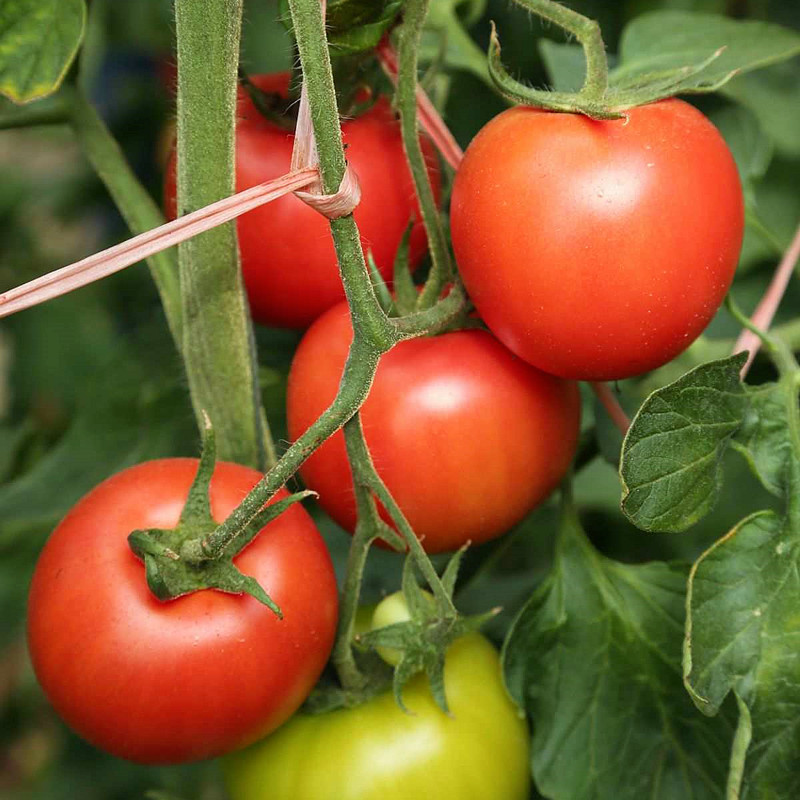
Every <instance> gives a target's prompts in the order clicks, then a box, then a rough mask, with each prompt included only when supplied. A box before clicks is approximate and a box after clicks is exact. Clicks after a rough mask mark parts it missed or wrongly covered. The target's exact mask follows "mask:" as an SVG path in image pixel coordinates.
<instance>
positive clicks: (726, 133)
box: [710, 105, 774, 184]
mask: <svg viewBox="0 0 800 800" xmlns="http://www.w3.org/2000/svg"><path fill="white" fill-rule="evenodd" d="M710 119H711V121H712V122H713V123H714V125H716V126H717V128H719V130H720V133H722V135H723V137H724V138H725V141H726V142H727V144H728V147H730V149H731V153H732V154H733V157H734V159H735V160H736V166H737V167H738V168H739V177H740V178H741V179H742V183H743V184H748V183H749V182H751V181H755V180H758V179H759V178H763V177H764V174H765V173H766V171H767V168H768V167H769V164H770V161H771V160H772V154H773V149H774V148H773V144H772V140H771V139H770V137H769V136H767V134H766V132H765V131H764V129H763V128H762V126H761V123H760V122H759V121H758V118H757V117H756V115H755V114H754V113H753V112H752V111H750V110H748V109H747V108H745V107H744V106H740V105H730V106H726V107H724V108H721V109H719V110H717V111H714V112H712V113H711V115H710Z"/></svg>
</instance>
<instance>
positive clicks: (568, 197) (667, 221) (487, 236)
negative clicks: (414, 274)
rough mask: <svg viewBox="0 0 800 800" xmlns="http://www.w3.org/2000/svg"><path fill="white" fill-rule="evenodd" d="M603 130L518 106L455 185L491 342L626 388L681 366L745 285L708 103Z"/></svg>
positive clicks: (475, 294)
mask: <svg viewBox="0 0 800 800" xmlns="http://www.w3.org/2000/svg"><path fill="white" fill-rule="evenodd" d="M626 114H627V119H622V120H611V121H597V120H591V119H589V118H588V117H584V116H581V115H578V114H558V113H552V112H547V111H541V110H537V109H533V108H524V107H518V108H513V109H510V110H508V111H504V112H503V113H502V114H500V115H499V116H497V117H495V119H493V120H492V121H491V122H489V123H488V124H487V125H486V126H485V127H484V128H483V129H482V130H481V131H480V132H479V133H478V135H477V136H476V137H475V139H474V140H473V142H472V143H471V144H470V146H469V148H468V149H467V152H466V154H465V157H464V161H463V163H462V165H461V167H460V169H459V171H458V174H457V176H456V180H455V184H454V187H453V196H452V204H451V213H450V220H451V230H452V236H453V246H454V249H455V253H456V260H457V262H458V266H459V271H460V273H461V275H462V277H463V279H464V283H465V284H466V286H467V289H468V290H469V293H470V296H471V297H472V299H473V300H474V302H475V305H476V307H477V308H478V310H479V312H480V314H481V316H482V317H483V319H484V320H485V321H486V324H487V325H488V326H489V328H490V329H491V330H492V331H493V333H494V334H495V335H496V336H497V337H498V338H499V339H500V341H502V342H503V343H504V344H505V345H506V346H507V347H508V348H510V349H511V350H512V351H514V352H515V353H516V354H517V355H519V356H520V357H521V358H523V359H525V360H526V361H528V362H529V363H531V364H533V365H534V366H536V367H538V368H539V369H542V370H544V371H546V372H550V373H552V374H554V375H560V376H562V377H566V378H574V379H582V380H613V379H619V378H626V377H630V376H632V375H637V374H639V373H642V372H645V371H647V370H650V369H654V368H655V367H658V366H660V365H661V364H664V363H666V362H667V361H669V360H671V359H672V358H674V357H675V356H677V355H678V354H679V353H681V352H682V351H683V350H685V349H686V348H687V347H688V346H689V345H690V344H691V343H692V341H694V339H695V338H696V337H697V336H698V335H699V334H700V332H701V331H702V330H703V328H705V326H706V325H707V324H708V322H709V321H710V319H711V317H712V316H713V315H714V313H715V312H716V310H717V309H718V308H719V306H720V304H721V302H722V300H723V299H724V296H725V293H726V292H727V289H728V287H729V286H730V283H731V281H732V280H733V275H734V271H735V269H736V264H737V261H738V258H739V251H740V249H741V243H742V235H743V228H744V207H743V200H742V190H741V185H740V182H739V176H738V173H737V170H736V164H735V162H734V160H733V157H732V156H731V154H730V151H729V150H728V148H727V145H726V144H725V142H724V140H723V139H722V137H721V136H720V134H719V132H718V131H717V129H716V128H715V127H714V126H713V125H712V124H711V123H710V122H709V121H708V120H707V119H706V118H705V117H704V116H703V115H702V114H701V113H700V112H699V111H697V110H696V109H695V108H693V107H692V106H690V105H688V104H687V103H684V102H682V101H680V100H674V99H671V100H663V101H660V102H658V103H653V104H651V105H646V106H641V107H638V108H633V109H630V110H629V111H628V112H626Z"/></svg>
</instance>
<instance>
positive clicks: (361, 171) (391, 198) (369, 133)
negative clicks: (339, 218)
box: [165, 73, 441, 328]
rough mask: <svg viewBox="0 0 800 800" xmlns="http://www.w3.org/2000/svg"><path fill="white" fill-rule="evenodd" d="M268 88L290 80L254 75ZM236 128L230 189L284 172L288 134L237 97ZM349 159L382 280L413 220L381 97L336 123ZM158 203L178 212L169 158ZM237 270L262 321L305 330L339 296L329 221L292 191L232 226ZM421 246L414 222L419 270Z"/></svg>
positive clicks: (363, 227) (413, 257)
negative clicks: (239, 265)
mask: <svg viewBox="0 0 800 800" xmlns="http://www.w3.org/2000/svg"><path fill="white" fill-rule="evenodd" d="M251 80H252V81H253V83H255V84H256V85H258V86H259V87H260V88H261V89H263V90H265V91H272V92H280V93H282V94H284V95H285V94H286V91H287V83H288V75H287V74H286V73H279V74H275V75H255V76H252V77H251ZM238 115H239V121H238V123H237V126H236V189H237V191H243V190H244V189H248V188H250V187H251V186H255V185H256V184H259V183H262V182H263V181H267V180H270V179H272V178H277V177H280V176H281V175H284V174H285V173H286V172H288V171H289V164H290V161H291V155H292V146H293V144H294V136H293V135H292V134H291V133H290V132H288V131H286V130H284V129H283V128H281V127H279V126H278V125H276V124H274V123H272V122H269V121H268V120H267V119H265V118H264V116H263V115H262V114H260V113H259V112H258V111H257V110H256V109H255V107H254V106H253V104H252V102H251V101H250V99H249V98H248V97H247V95H246V94H244V93H243V92H240V97H239V107H238ZM342 135H343V137H344V142H345V145H346V147H347V159H348V162H349V163H350V165H351V166H352V167H353V169H354V170H355V172H356V174H357V175H358V179H359V182H360V184H361V203H360V204H359V206H358V208H356V210H355V219H356V222H357V223H358V228H359V231H360V233H361V242H362V246H363V248H364V252H365V253H366V252H367V251H368V250H369V251H372V255H373V257H374V258H375V263H376V264H377V266H378V269H379V270H380V272H381V274H382V275H383V276H384V278H386V279H387V280H388V279H389V278H390V277H391V274H392V268H393V264H394V257H395V253H396V252H397V248H398V246H399V244H400V240H401V239H402V237H403V233H404V232H405V230H406V228H407V226H408V223H409V221H410V220H411V219H412V218H415V219H417V220H419V219H420V212H419V207H418V205H417V201H416V196H415V193H414V183H413V180H412V178H411V173H410V172H409V170H408V166H407V165H406V160H405V154H404V151H403V142H402V138H401V136H400V126H399V124H398V122H397V121H396V119H395V117H394V114H393V113H392V111H391V109H390V107H389V103H388V102H387V101H386V100H385V99H384V98H381V99H379V100H378V102H377V103H376V104H375V105H374V106H373V107H372V108H371V109H370V110H369V111H367V112H366V113H365V114H363V115H362V116H360V117H357V118H356V119H351V120H344V121H343V122H342ZM420 141H421V143H422V148H423V152H424V153H425V156H426V160H427V162H428V173H429V175H430V177H431V181H432V183H433V188H434V193H435V195H436V197H437V199H438V197H439V194H440V187H441V182H440V175H439V168H438V162H437V160H436V153H435V150H434V148H433V145H432V144H431V143H430V141H429V140H428V139H425V138H422V139H420ZM165 206H166V209H167V214H168V216H170V217H174V216H175V155H174V153H173V155H172V157H171V159H170V163H169V165H168V167H167V172H166V185H165ZM238 231H239V249H240V252H241V261H242V273H243V275H244V281H245V285H246V287H247V294H248V297H249V300H250V308H251V312H252V315H253V319H255V320H256V321H257V322H260V323H262V324H264V325H274V326H279V327H286V328H305V327H307V326H308V325H310V324H311V323H312V322H313V321H314V320H315V319H316V318H317V317H318V316H319V315H320V314H321V313H322V312H323V311H326V310H327V309H328V308H330V307H331V306H332V305H335V304H336V303H338V302H339V301H340V300H343V299H344V290H343V288H342V283H341V280H340V278H339V271H338V267H337V261H336V252H335V250H334V247H333V240H332V238H331V234H330V227H329V225H328V221H327V220H326V219H325V218H324V217H323V216H322V215H321V214H319V213H318V212H316V211H314V210H313V209H311V208H309V207H308V206H307V205H306V204H305V203H303V202H302V201H301V200H298V199H297V198H296V197H294V196H293V195H288V196H286V197H282V198H280V199H279V200H275V201H274V202H272V203H269V204H268V205H266V206H262V207H261V208H257V209H256V210H255V211H251V212H249V213H248V214H245V215H244V216H242V217H240V218H239V220H238ZM425 248H426V238H425V228H424V226H423V225H422V223H421V222H417V223H415V225H414V227H413V229H412V232H411V238H410V242H409V261H410V263H411V265H412V266H416V265H417V264H418V263H419V261H420V259H421V258H422V256H423V254H424V252H425Z"/></svg>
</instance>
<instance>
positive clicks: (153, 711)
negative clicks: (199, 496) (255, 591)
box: [28, 458, 337, 763]
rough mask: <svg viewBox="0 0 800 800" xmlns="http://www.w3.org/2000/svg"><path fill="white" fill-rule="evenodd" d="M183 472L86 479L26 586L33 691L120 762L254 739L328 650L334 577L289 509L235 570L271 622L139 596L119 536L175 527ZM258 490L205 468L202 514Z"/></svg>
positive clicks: (199, 754) (188, 601) (226, 470)
mask: <svg viewBox="0 0 800 800" xmlns="http://www.w3.org/2000/svg"><path fill="white" fill-rule="evenodd" d="M196 469H197V461H196V460H194V459H179V458H176V459H165V460H161V461H151V462H148V463H144V464H139V465H138V466H135V467H132V468H130V469H127V470H125V471H123V472H120V473H118V474H117V475H114V476H113V477H111V478H109V479H108V480H107V481H105V482H103V483H101V484H100V485H99V486H97V487H96V488H95V489H93V490H92V491H91V492H90V493H89V494H87V495H86V496H85V497H84V498H83V499H82V500H81V501H80V502H78V503H77V505H75V506H74V507H73V509H72V510H71V511H70V512H69V513H68V514H67V516H66V517H65V518H64V519H63V520H62V522H61V523H60V524H59V526H58V527H57V528H56V530H55V531H54V532H53V534H52V536H51V537H50V539H49V541H48V542H47V544H46V546H45V548H44V550H43V551H42V554H41V556H40V558H39V561H38V563H37V565H36V571H35V573H34V576H33V583H32V585H31V591H30V598H29V605H28V644H29V648H30V653H31V659H32V661H33V666H34V669H35V671H36V675H37V677H38V679H39V682H40V683H41V685H42V688H43V689H44V691H45V693H46V694H47V696H48V697H49V699H50V701H51V702H52V704H53V706H54V707H55V709H56V711H58V713H59V714H60V715H61V716H62V717H63V718H64V720H65V721H66V722H67V723H68V724H69V725H70V726H71V727H72V728H74V729H75V730H76V731H77V732H78V733H79V734H80V735H81V736H83V737H84V738H86V739H87V740H88V741H90V742H92V743H93V744H95V745H96V746H98V747H100V748H102V749H103V750H107V751H109V752H111V753H113V754H114V755H117V756H120V757H122V758H127V759H130V760H132V761H140V762H145V763H176V762H181V761H193V760H196V759H204V758H209V757H212V756H217V755H220V754H221V753H225V752H228V751H229V750H233V749H234V748H237V747H241V746H244V745H246V744H249V743H250V742H253V741H255V740H256V739H258V738H260V737H262V736H263V735H264V734H266V733H269V732H270V731H272V730H273V729H274V728H276V727H278V725H280V724H281V723H282V722H283V721H284V720H286V719H287V718H288V717H289V716H291V714H292V713H293V712H294V711H295V710H296V709H297V707H298V706H299V705H300V704H301V703H302V702H303V700H304V699H305V697H306V695H307V694H308V693H309V691H310V690H311V688H312V687H313V685H314V683H315V682H316V680H317V678H318V677H319V674H320V672H321V671H322V669H323V667H324V665H325V662H326V660H327V658H328V654H329V652H330V649H331V647H332V645H333V638H334V634H335V630H336V620H337V591H336V581H335V577H334V574H333V568H332V565H331V560H330V556H329V555H328V551H327V549H326V547H325V544H324V542H323V541H322V538H321V537H320V535H319V532H318V531H317V529H316V527H315V526H314V523H313V522H312V521H311V518H310V517H309V515H308V514H307V512H306V511H305V510H304V509H302V508H301V507H300V506H299V505H294V506H292V507H291V508H289V509H288V510H287V511H286V512H284V513H283V514H281V515H280V516H279V517H278V518H277V519H276V520H275V521H273V522H271V523H270V524H269V525H268V526H267V527H266V528H265V529H264V530H263V531H262V532H261V533H260V534H259V535H258V536H257V537H256V539H255V540H254V541H253V542H252V544H250V545H249V546H248V547H247V548H246V549H245V550H243V551H242V553H241V554H240V555H239V556H238V557H237V558H236V564H237V566H238V567H239V568H240V569H241V570H242V572H245V573H246V574H249V575H253V576H254V577H255V578H256V579H257V580H258V581H259V582H260V583H261V585H262V586H263V587H264V589H265V590H266V591H267V593H268V594H269V595H270V596H271V597H272V598H273V600H275V602H276V603H277V604H278V605H279V606H280V607H281V610H282V611H283V614H284V618H283V619H282V620H279V619H278V618H277V617H276V616H275V615H274V614H273V613H272V611H270V610H269V609H268V608H267V607H266V606H264V605H262V604H261V603H259V602H258V601H257V600H255V599H253V598H252V597H250V596H247V595H241V596H240V595H231V594H223V593H222V592H218V591H215V590H204V591H200V592H196V593H194V594H189V595H186V596H184V597H180V598H177V599H175V600H171V601H169V602H166V603H164V602H160V601H159V600H157V599H156V598H155V596H154V595H152V594H151V593H150V590H149V589H148V587H147V584H146V582H145V574H144V565H143V564H142V562H141V561H139V560H138V559H137V558H136V556H134V554H133V552H132V551H131V550H130V548H129V547H128V542H127V536H128V534H129V533H130V532H131V531H133V530H135V529H139V528H172V527H175V525H176V523H177V521H178V518H179V516H180V513H181V510H182V507H183V503H184V501H185V500H186V496H187V493H188V490H189V486H190V484H191V482H192V479H193V478H194V475H195V472H196ZM260 478H261V475H260V474H259V473H258V472H256V471H254V470H251V469H247V468H245V467H241V466H238V465H236V464H227V463H218V464H217V467H216V470H215V472H214V477H213V479H212V482H211V509H212V514H213V515H214V518H215V519H217V520H222V519H224V518H225V517H226V516H227V515H228V514H229V513H230V511H231V510H232V509H233V508H234V507H235V506H236V505H237V504H238V503H239V502H240V501H241V500H242V498H243V497H244V496H245V495H246V494H247V493H248V492H249V491H250V489H252V488H253V486H254V485H255V484H256V483H257V482H258V480H259V479H260Z"/></svg>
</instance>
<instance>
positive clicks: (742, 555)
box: [684, 480, 800, 798]
mask: <svg viewBox="0 0 800 800" xmlns="http://www.w3.org/2000/svg"><path fill="white" fill-rule="evenodd" d="M794 487H795V488H794V491H795V492H797V491H798V488H800V487H798V485H797V481H796V480H795V482H794ZM793 516H794V517H795V519H794V521H791V522H790V521H789V520H788V519H782V518H781V517H780V516H778V515H777V514H775V513H773V512H771V511H764V512H759V513H757V514H754V515H753V516H751V517H748V518H747V519H745V520H744V521H743V522H741V523H740V524H739V525H738V526H737V527H736V528H734V529H733V530H732V531H731V532H730V533H729V534H727V536H725V537H723V538H722V539H720V541H718V542H717V543H716V544H715V545H714V546H713V547H711V548H710V549H709V550H708V551H706V553H704V554H703V555H702V556H701V557H700V559H699V560H698V561H697V563H696V564H695V566H694V568H693V570H692V576H691V579H690V583H689V587H690V588H689V598H688V603H687V607H688V609H689V619H688V621H687V638H686V649H685V653H684V671H685V676H686V677H685V680H686V685H687V688H688V689H689V691H690V692H691V694H692V697H693V698H694V700H695V703H696V704H697V705H698V707H699V708H701V709H702V710H703V711H705V713H707V714H715V713H716V712H717V710H718V709H719V708H720V705H721V704H722V702H723V700H724V699H725V697H726V696H727V695H728V693H729V692H733V693H734V694H735V696H736V698H737V700H738V701H739V703H740V705H744V706H745V707H746V708H745V716H744V718H743V719H742V726H743V728H742V734H741V736H742V737H743V738H744V739H745V740H747V739H749V745H750V746H749V749H748V750H747V755H746V757H745V758H743V759H742V758H741V757H740V758H739V759H738V760H739V761H742V760H743V762H744V763H743V764H741V763H740V764H738V768H737V769H734V770H732V774H731V783H732V785H733V789H734V791H735V792H736V793H732V794H731V796H732V797H739V796H740V795H739V788H740V786H739V784H740V783H741V784H742V785H743V789H744V791H743V792H742V793H741V796H742V797H749V798H767V797H774V798H784V797H785V798H790V797H798V796H800V726H798V713H799V711H800V659H799V658H798V655H797V653H798V642H800V612H798V609H800V572H799V571H798V562H799V560H800V530H799V529H798V525H797V520H796V514H795V515H793ZM748 717H749V719H748ZM745 744H746V742H745ZM740 749H742V746H740ZM734 756H736V753H734Z"/></svg>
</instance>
